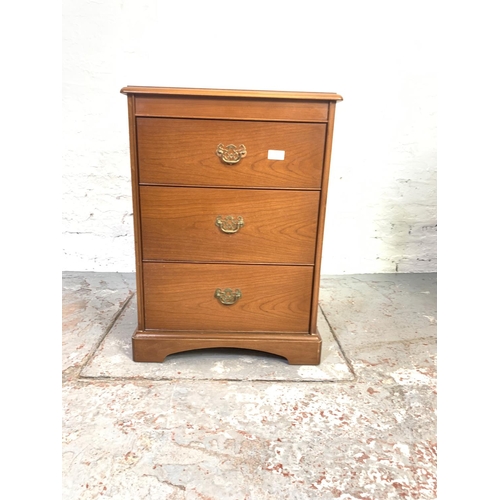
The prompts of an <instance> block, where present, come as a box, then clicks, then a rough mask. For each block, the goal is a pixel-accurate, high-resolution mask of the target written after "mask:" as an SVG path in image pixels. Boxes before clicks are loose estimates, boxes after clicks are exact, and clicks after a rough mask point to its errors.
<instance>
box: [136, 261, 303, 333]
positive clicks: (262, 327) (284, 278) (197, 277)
mask: <svg viewBox="0 0 500 500" xmlns="http://www.w3.org/2000/svg"><path fill="white" fill-rule="evenodd" d="M143 270H144V274H143V276H144V305H145V318H146V329H160V330H162V329H163V330H203V331H207V332H209V331H218V332H221V331H233V332H237V331H240V332H259V331H262V332H308V330H309V314H310V307H311V289H312V274H313V268H312V266H270V265H231V264H176V263H152V262H145V263H144V264H143ZM217 288H220V289H222V290H224V289H226V288H231V289H232V290H233V291H235V290H236V289H239V290H240V291H241V298H240V299H239V300H238V301H237V302H236V303H235V304H233V305H223V304H221V303H220V302H219V300H218V299H217V298H216V297H215V296H214V295H215V291H216V289H217Z"/></svg>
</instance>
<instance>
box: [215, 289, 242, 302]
mask: <svg viewBox="0 0 500 500" xmlns="http://www.w3.org/2000/svg"><path fill="white" fill-rule="evenodd" d="M214 297H215V298H216V299H218V300H219V302H220V303H221V304H224V305H225V306H230V305H232V304H235V303H236V302H237V301H238V299H240V298H241V291H240V290H239V289H238V288H237V289H236V290H235V291H234V292H233V291H232V290H231V288H226V289H225V290H221V289H220V288H217V290H215V294H214Z"/></svg>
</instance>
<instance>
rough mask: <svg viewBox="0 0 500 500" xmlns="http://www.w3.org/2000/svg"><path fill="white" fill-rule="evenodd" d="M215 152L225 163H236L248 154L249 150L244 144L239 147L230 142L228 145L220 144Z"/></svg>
mask: <svg viewBox="0 0 500 500" xmlns="http://www.w3.org/2000/svg"><path fill="white" fill-rule="evenodd" d="M215 154H216V155H217V156H218V157H219V158H220V159H221V160H222V161H223V162H224V163H227V164H228V165H234V164H235V163H238V162H239V161H240V160H241V159H242V158H244V157H245V156H246V155H247V150H246V148H245V146H244V145H243V144H240V146H239V147H238V148H237V147H236V146H235V145H234V144H229V145H228V146H224V144H219V145H218V146H217V149H216V150H215Z"/></svg>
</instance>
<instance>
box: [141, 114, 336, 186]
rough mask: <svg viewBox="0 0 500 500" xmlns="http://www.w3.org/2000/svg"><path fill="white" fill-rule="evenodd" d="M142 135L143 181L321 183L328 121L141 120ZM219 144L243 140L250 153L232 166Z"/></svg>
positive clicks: (187, 183)
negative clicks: (279, 155) (273, 153)
mask: <svg viewBox="0 0 500 500" xmlns="http://www.w3.org/2000/svg"><path fill="white" fill-rule="evenodd" d="M137 137H138V158H139V182H140V183H142V184H148V183H159V184H171V185H191V186H241V187H290V188H313V189H319V188H320V186H321V172H322V168H323V154H324V147H325V139H326V125H325V124H319V123H281V122H245V121H228V120H227V121H226V120H211V121H208V120H181V119H170V118H137ZM219 144H223V145H224V146H228V145H229V144H234V145H235V146H237V147H238V146H240V145H241V144H243V145H244V146H245V148H246V150H247V154H246V156H245V157H244V158H242V159H241V161H240V162H239V163H237V164H236V165H227V164H225V163H223V161H222V160H221V159H220V158H219V157H218V156H217V155H216V149H217V146H218V145H219ZM269 150H280V151H284V152H285V158H284V160H269V159H268V151H269Z"/></svg>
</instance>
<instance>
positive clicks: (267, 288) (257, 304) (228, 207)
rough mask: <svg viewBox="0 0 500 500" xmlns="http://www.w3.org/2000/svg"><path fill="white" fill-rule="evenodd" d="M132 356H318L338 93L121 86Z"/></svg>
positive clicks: (302, 359) (309, 360) (304, 360)
mask: <svg viewBox="0 0 500 500" xmlns="http://www.w3.org/2000/svg"><path fill="white" fill-rule="evenodd" d="M121 92H122V93H124V94H126V95H127V97H128V111H129V129H130V154H131V168H132V193H133V206H134V232H135V250H136V272H137V307H138V327H137V330H136V332H135V333H134V335H133V337H132V345H133V357H134V361H156V362H162V361H163V360H164V359H165V357H166V356H167V355H169V354H172V353H175V352H180V351H187V350H193V349H202V348H212V347H233V348H234V347H235V348H243V349H254V350H259V351H266V352H270V353H274V354H278V355H280V356H283V357H285V358H286V359H287V360H288V362H289V363H290V364H312V365H314V364H319V362H320V355H321V338H320V336H319V335H318V333H317V330H316V319H317V309H318V292H319V279H320V264H321V247H322V241H323V226H324V218H325V208H326V196H327V186H328V174H329V169H330V152H331V145H332V137H333V124H334V117H335V105H336V102H337V101H340V100H342V97H341V96H339V95H338V94H329V93H305V92H274V91H242V90H203V89H180V88H157V87H125V88H123V89H122V90H121Z"/></svg>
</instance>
